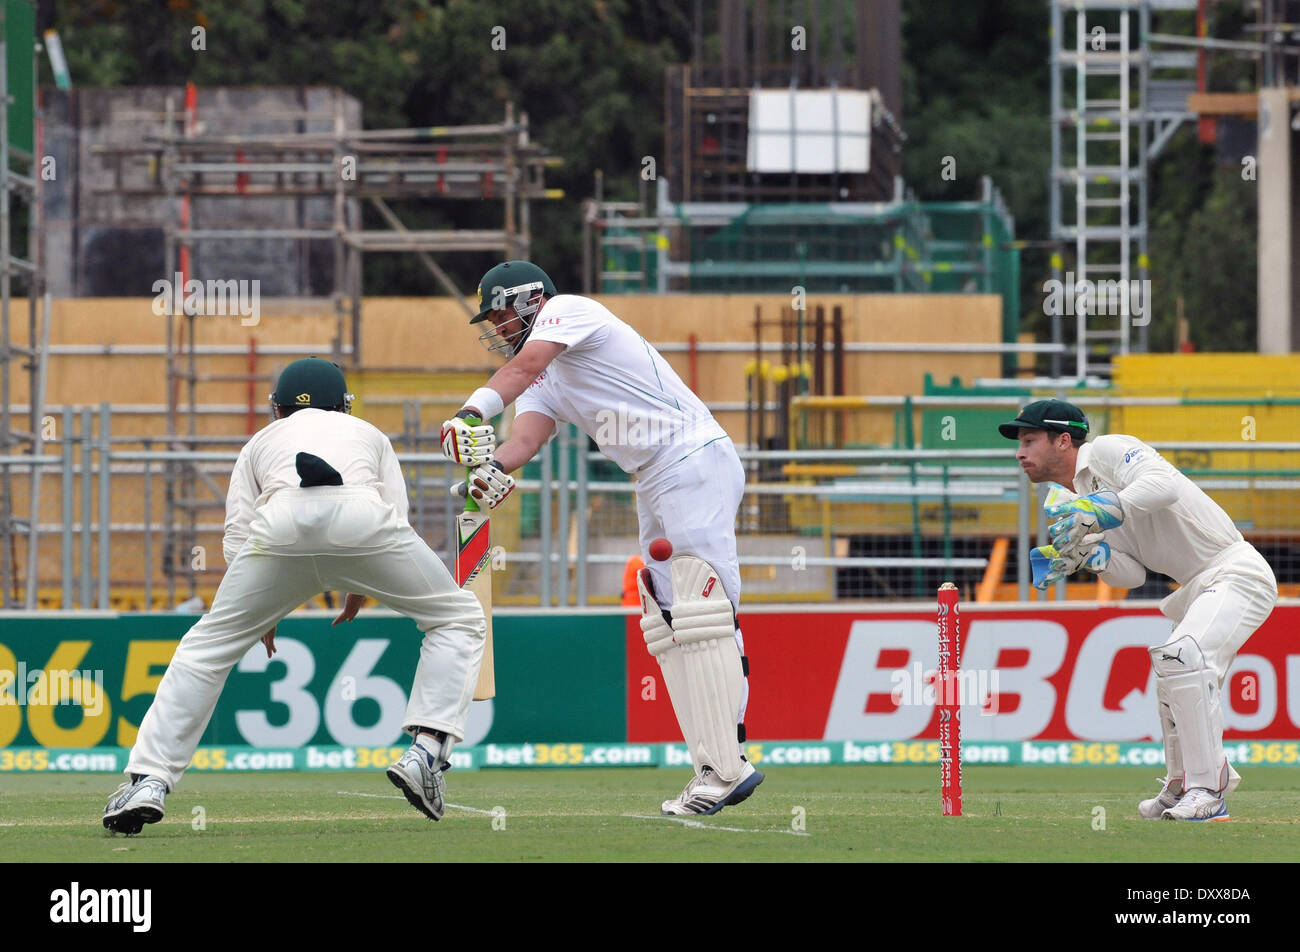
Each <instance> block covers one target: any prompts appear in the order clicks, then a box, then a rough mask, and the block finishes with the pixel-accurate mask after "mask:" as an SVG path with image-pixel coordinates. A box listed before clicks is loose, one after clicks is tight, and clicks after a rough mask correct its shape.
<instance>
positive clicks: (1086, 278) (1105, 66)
mask: <svg viewBox="0 0 1300 952" xmlns="http://www.w3.org/2000/svg"><path fill="white" fill-rule="evenodd" d="M1198 7H1199V8H1200V9H1201V11H1202V12H1203V7H1204V0H1200V2H1199V4H1198V0H1052V8H1051V23H1052V25H1051V44H1052V49H1051V77H1052V86H1051V96H1052V181H1051V231H1052V238H1053V239H1054V240H1056V241H1059V242H1062V243H1063V244H1065V245H1067V246H1073V249H1074V256H1073V260H1072V261H1071V262H1070V263H1069V264H1068V266H1067V264H1066V262H1065V261H1064V260H1063V259H1062V256H1061V255H1060V254H1056V255H1054V256H1053V259H1052V268H1053V272H1054V276H1055V278H1056V280H1057V281H1058V282H1060V284H1059V285H1058V286H1060V287H1062V288H1063V289H1064V293H1063V300H1065V301H1068V302H1070V306H1069V307H1068V308H1065V309H1063V310H1064V313H1055V314H1053V328H1052V331H1053V334H1052V336H1053V342H1054V343H1061V342H1062V338H1063V326H1062V325H1063V324H1064V322H1065V320H1066V318H1067V317H1069V316H1070V315H1071V314H1072V315H1073V317H1074V319H1075V323H1076V330H1075V336H1076V341H1077V364H1076V375H1077V376H1078V378H1079V379H1081V380H1083V379H1088V378H1090V377H1092V378H1097V377H1100V378H1105V377H1108V376H1109V374H1110V365H1111V359H1112V358H1113V357H1114V356H1115V355H1117V354H1126V353H1128V352H1129V351H1130V349H1138V350H1145V349H1146V347H1147V323H1148V320H1147V319H1149V316H1150V310H1149V308H1150V301H1149V300H1147V299H1146V294H1145V288H1147V287H1149V285H1146V284H1144V283H1142V282H1145V281H1146V280H1147V273H1148V268H1149V264H1150V262H1149V258H1148V253H1147V242H1148V237H1149V234H1148V228H1147V205H1148V188H1147V180H1148V167H1149V163H1150V162H1151V161H1152V160H1153V159H1154V158H1156V156H1158V155H1159V154H1160V151H1161V149H1163V148H1164V146H1165V145H1166V143H1168V141H1169V139H1170V137H1171V136H1172V135H1173V133H1174V132H1175V131H1176V130H1177V129H1178V127H1179V126H1180V125H1181V124H1182V123H1183V122H1185V121H1188V120H1191V119H1194V118H1195V116H1194V115H1193V114H1192V113H1190V112H1189V111H1188V109H1187V96H1188V95H1189V94H1191V93H1194V92H1195V91H1196V90H1197V88H1198V62H1199V61H1198V54H1197V53H1196V52H1194V51H1190V50H1187V49H1185V48H1182V47H1181V46H1180V45H1179V44H1178V41H1180V40H1182V41H1186V40H1193V39H1194V37H1193V34H1191V33H1188V34H1186V35H1184V36H1179V35H1177V34H1153V32H1152V15H1153V14H1159V13H1165V12H1180V11H1181V12H1184V13H1196V12H1197V11H1198ZM1180 19H1181V21H1182V25H1183V26H1184V27H1188V26H1192V27H1194V26H1195V24H1196V23H1197V19H1194V18H1192V17H1190V16H1184V17H1181V18H1180ZM1201 82H1203V76H1202V77H1201ZM1071 133H1073V139H1074V142H1073V146H1074V148H1073V149H1070V148H1069V142H1068V139H1069V138H1070V135H1071ZM1135 282H1136V283H1135ZM1135 294H1137V295H1141V296H1142V297H1141V298H1135V297H1134V295H1135ZM1137 302H1140V304H1141V305H1142V306H1143V307H1144V308H1145V309H1144V310H1143V314H1144V315H1145V317H1146V318H1147V319H1144V320H1141V321H1140V322H1135V321H1134V317H1135V316H1136V315H1135V314H1134V310H1135V308H1134V307H1133V305H1134V303H1137ZM1079 304H1082V305H1083V306H1078V305H1079ZM1135 330H1136V332H1137V333H1136V338H1137V339H1136V341H1135V340H1134V336H1135V335H1134V331H1135Z"/></svg>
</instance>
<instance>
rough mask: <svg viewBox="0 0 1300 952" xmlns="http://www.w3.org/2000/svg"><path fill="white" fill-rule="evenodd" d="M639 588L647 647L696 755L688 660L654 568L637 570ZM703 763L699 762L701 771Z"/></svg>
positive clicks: (698, 765) (695, 732) (642, 629)
mask: <svg viewBox="0 0 1300 952" xmlns="http://www.w3.org/2000/svg"><path fill="white" fill-rule="evenodd" d="M636 587H637V591H638V592H640V593H641V635H642V637H644V638H645V646H646V650H647V651H649V652H650V654H651V655H653V656H654V658H655V660H657V661H658V662H659V671H660V673H661V674H662V675H663V678H664V687H666V688H667V689H668V698H669V700H670V701H672V705H673V713H675V714H676V715H677V725H678V726H679V727H680V728H681V729H682V738H683V739H684V740H685V741H686V746H687V747H689V748H690V749H691V752H692V754H694V751H695V748H696V744H695V738H696V737H697V736H698V733H699V732H698V731H697V730H696V728H695V725H694V722H693V721H692V719H691V708H690V706H689V705H688V704H687V703H686V696H687V693H688V692H687V690H686V687H685V685H686V659H685V657H684V656H683V655H682V652H680V651H678V650H676V648H677V645H676V644H675V643H674V642H673V628H672V625H670V624H668V619H666V618H665V617H664V613H663V610H662V609H661V608H660V607H659V602H658V600H657V599H656V598H655V595H654V588H653V582H652V581H651V579H650V570H649V569H642V570H641V571H639V572H637V573H636ZM699 768H700V764H698V763H697V764H696V765H695V772H696V773H699Z"/></svg>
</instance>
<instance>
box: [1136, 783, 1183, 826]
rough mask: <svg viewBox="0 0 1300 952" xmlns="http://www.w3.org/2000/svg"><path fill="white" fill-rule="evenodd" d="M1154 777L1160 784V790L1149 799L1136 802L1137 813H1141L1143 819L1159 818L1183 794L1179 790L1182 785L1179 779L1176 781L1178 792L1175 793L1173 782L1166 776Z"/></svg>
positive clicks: (1174, 804) (1176, 802)
mask: <svg viewBox="0 0 1300 952" xmlns="http://www.w3.org/2000/svg"><path fill="white" fill-rule="evenodd" d="M1156 779H1157V780H1159V781H1160V784H1161V787H1160V792H1159V793H1158V794H1156V795H1155V796H1154V797H1152V798H1151V799H1150V800H1143V801H1142V802H1141V803H1139V804H1138V813H1140V814H1141V815H1142V817H1143V819H1147V820H1159V819H1160V818H1161V817H1163V816H1164V815H1165V811H1166V810H1168V809H1169V808H1170V807H1173V806H1176V805H1177V804H1178V801H1179V800H1181V799H1182V796H1183V795H1182V792H1181V789H1182V785H1183V784H1182V781H1181V780H1179V781H1176V782H1177V784H1178V787H1179V791H1180V792H1178V793H1175V792H1174V790H1173V783H1171V781H1170V780H1169V778H1168V777H1157V778H1156Z"/></svg>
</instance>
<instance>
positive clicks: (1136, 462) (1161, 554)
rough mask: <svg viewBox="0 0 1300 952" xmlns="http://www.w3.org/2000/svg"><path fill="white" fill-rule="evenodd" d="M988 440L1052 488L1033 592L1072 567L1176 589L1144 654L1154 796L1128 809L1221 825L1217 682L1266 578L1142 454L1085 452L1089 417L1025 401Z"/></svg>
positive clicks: (1131, 445) (1263, 605)
mask: <svg viewBox="0 0 1300 952" xmlns="http://www.w3.org/2000/svg"><path fill="white" fill-rule="evenodd" d="M998 432H1000V433H1001V434H1002V435H1003V436H1005V437H1007V438H1008V439H1012V440H1018V441H1019V443H1020V449H1019V451H1018V452H1017V453H1016V459H1017V461H1018V462H1019V463H1020V466H1021V468H1022V469H1023V470H1024V471H1025V472H1026V473H1027V474H1028V476H1029V479H1030V481H1031V482H1034V483H1051V484H1053V485H1052V487H1051V488H1050V490H1049V491H1048V494H1047V500H1046V502H1045V504H1044V509H1045V511H1046V513H1047V515H1048V518H1049V519H1052V520H1053V521H1052V523H1051V525H1050V527H1049V530H1048V531H1049V533H1050V536H1051V544H1050V545H1046V546H1040V547H1039V548H1037V549H1034V551H1033V552H1032V553H1031V554H1030V562H1031V568H1032V571H1033V576H1034V585H1035V587H1037V588H1040V589H1045V588H1047V587H1048V586H1049V585H1050V584H1052V583H1053V582H1055V581H1057V580H1059V579H1062V578H1064V577H1066V576H1068V575H1070V574H1072V573H1074V572H1075V571H1077V570H1078V569H1080V568H1082V569H1086V570H1087V571H1089V572H1093V573H1096V574H1097V575H1098V576H1099V577H1100V578H1101V579H1102V581H1104V582H1105V583H1106V584H1107V585H1112V586H1115V587H1116V588H1138V587H1139V586H1141V585H1142V583H1143V582H1145V581H1146V575H1147V572H1148V571H1153V572H1159V573H1162V574H1164V575H1168V576H1169V577H1171V578H1172V579H1174V581H1176V582H1177V583H1178V585H1179V588H1178V590H1177V591H1175V592H1174V593H1173V594H1171V595H1169V596H1168V597H1167V598H1165V599H1164V601H1162V602H1161V603H1160V610H1161V611H1162V612H1163V613H1164V614H1165V615H1166V616H1167V617H1168V618H1170V619H1172V620H1173V622H1174V630H1173V633H1172V634H1171V635H1170V636H1169V639H1168V640H1167V641H1166V642H1165V643H1164V644H1161V645H1157V646H1155V647H1153V648H1150V649H1149V654H1150V656H1151V666H1152V668H1153V669H1154V670H1155V674H1156V705H1157V707H1158V709H1159V715H1160V729H1161V733H1162V734H1163V739H1164V746H1165V766H1166V776H1165V777H1164V778H1163V787H1162V788H1161V790H1160V793H1159V794H1158V795H1157V796H1155V797H1153V798H1152V799H1150V800H1143V801H1142V802H1141V803H1140V804H1139V805H1138V812H1139V813H1140V814H1141V815H1142V816H1143V817H1145V818H1147V819H1150V820H1156V819H1160V818H1164V819H1166V820H1202V821H1203V820H1214V821H1225V820H1227V819H1228V805H1227V802H1226V797H1227V796H1228V794H1230V793H1231V792H1232V791H1233V790H1234V789H1236V787H1237V784H1238V783H1240V782H1241V777H1240V776H1239V775H1238V774H1237V772H1236V770H1234V769H1233V767H1232V765H1231V764H1229V763H1228V761H1227V760H1226V758H1225V757H1224V754H1223V707H1222V690H1223V682H1224V679H1225V678H1226V677H1227V674H1228V669H1229V667H1231V665H1232V661H1233V659H1234V658H1235V657H1236V656H1237V652H1238V651H1240V650H1241V646H1242V645H1243V644H1245V643H1246V640H1247V639H1248V638H1249V637H1250V636H1251V635H1252V634H1254V632H1255V631H1256V629H1258V628H1259V626H1260V625H1262V624H1263V623H1264V619H1266V618H1267V617H1268V616H1269V613H1270V612H1271V611H1272V610H1273V606H1274V605H1275V604H1276V603H1277V579H1276V578H1275V577H1274V575H1273V570H1272V569H1271V568H1270V567H1269V565H1268V563H1267V562H1266V561H1265V560H1264V558H1263V556H1261V555H1260V554H1259V552H1257V551H1256V550H1255V548H1254V546H1252V545H1251V544H1250V543H1249V542H1247V541H1245V539H1243V538H1242V536H1241V533H1240V532H1239V531H1237V527H1236V526H1235V525H1233V522H1232V520H1231V519H1230V518H1229V517H1228V514H1227V513H1225V512H1224V511H1223V509H1221V508H1220V507H1219V506H1218V504H1217V503H1215V502H1214V500H1212V499H1211V498H1210V497H1209V496H1207V495H1206V494H1205V493H1204V492H1202V491H1201V489H1200V488H1198V487H1197V486H1196V484H1195V483H1193V482H1192V481H1191V480H1190V479H1188V478H1187V477H1186V476H1184V475H1183V474H1182V473H1180V472H1179V471H1178V470H1177V469H1175V468H1174V467H1173V466H1172V465H1170V464H1169V463H1168V462H1167V461H1166V460H1165V459H1164V458H1163V457H1161V456H1160V454H1159V453H1157V452H1156V451H1155V450H1153V449H1152V448H1151V447H1150V446H1148V445H1147V444H1145V443H1143V442H1141V441H1140V440H1138V439H1135V438H1134V437H1131V436H1123V435H1120V434H1110V435H1107V436H1099V437H1097V438H1096V439H1095V440H1093V441H1092V442H1085V440H1086V439H1087V436H1088V418H1087V417H1086V416H1084V413H1083V411H1082V410H1080V409H1079V408H1078V407H1076V406H1074V404H1071V403H1066V402H1065V401H1063V400H1038V401H1036V402H1034V403H1031V404H1029V405H1028V406H1026V407H1025V408H1024V409H1023V410H1021V411H1020V415H1019V416H1018V417H1016V419H1014V420H1012V421H1011V422H1010V423H1003V424H1002V425H1001V426H999V427H998Z"/></svg>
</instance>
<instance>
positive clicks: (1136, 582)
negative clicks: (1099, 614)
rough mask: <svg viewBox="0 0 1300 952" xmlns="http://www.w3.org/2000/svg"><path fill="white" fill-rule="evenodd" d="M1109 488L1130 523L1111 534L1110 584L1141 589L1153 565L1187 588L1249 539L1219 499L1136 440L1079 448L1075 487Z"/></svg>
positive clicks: (1099, 441)
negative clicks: (1116, 496)
mask: <svg viewBox="0 0 1300 952" xmlns="http://www.w3.org/2000/svg"><path fill="white" fill-rule="evenodd" d="M1103 489H1109V490H1112V491H1113V492H1115V493H1117V494H1118V495H1119V498H1120V503H1121V504H1122V505H1123V507H1124V523H1123V524H1122V525H1121V526H1119V527H1118V528H1116V529H1110V530H1108V531H1107V532H1106V542H1107V543H1108V544H1109V545H1110V547H1111V561H1110V567H1109V568H1108V569H1107V570H1106V571H1105V572H1102V573H1101V578H1102V580H1103V581H1104V582H1106V584H1107V585H1113V586H1115V587H1117V588H1137V587H1138V586H1140V585H1141V584H1142V583H1143V581H1145V579H1146V571H1145V570H1146V569H1151V570H1153V571H1156V572H1160V573H1162V574H1164V575H1168V576H1169V577H1170V578H1172V579H1174V580H1175V581H1176V582H1178V584H1179V585H1183V586H1186V585H1187V584H1188V583H1189V582H1190V581H1191V580H1192V579H1193V578H1195V577H1196V576H1197V575H1199V574H1200V573H1201V572H1203V571H1205V570H1206V569H1207V568H1210V567H1211V566H1212V565H1213V564H1214V563H1216V562H1220V561H1222V560H1223V558H1224V555H1225V552H1226V550H1227V549H1228V548H1229V547H1230V546H1233V545H1236V544H1237V543H1242V542H1244V540H1243V539H1242V536H1241V533H1240V532H1239V531H1238V530H1237V527H1236V526H1235V525H1234V524H1233V522H1232V519H1231V518H1229V517H1228V514H1227V513H1226V512H1224V511H1223V509H1222V508H1221V507H1220V506H1219V504H1218V503H1216V502H1215V501H1214V500H1213V499H1211V498H1210V497H1209V496H1207V495H1206V494H1205V492H1204V491H1203V490H1201V489H1200V487H1198V486H1197V485H1196V484H1195V483H1193V482H1192V481H1191V480H1190V479H1188V478H1187V477H1186V476H1184V475H1183V474H1182V473H1180V472H1179V471H1178V470H1177V469H1176V468H1175V467H1174V466H1173V465H1172V464H1171V463H1169V462H1168V461H1167V460H1166V459H1165V458H1164V457H1163V456H1161V455H1160V454H1159V453H1157V452H1156V451H1155V450H1154V449H1152V448H1151V447H1150V446H1148V445H1147V444H1145V443H1143V442H1142V441H1141V440H1138V439H1135V438H1134V437H1131V436H1124V435H1122V434H1118V433H1116V434H1110V435H1107V436H1099V437H1097V438H1096V439H1095V440H1093V441H1092V442H1090V443H1085V444H1084V445H1083V446H1081V447H1079V454H1078V458H1077V460H1076V463H1075V474H1074V491H1075V492H1076V493H1078V494H1079V495H1081V496H1086V495H1088V494H1089V493H1095V492H1098V491H1100V490H1103ZM1144 567H1145V568H1144Z"/></svg>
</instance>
